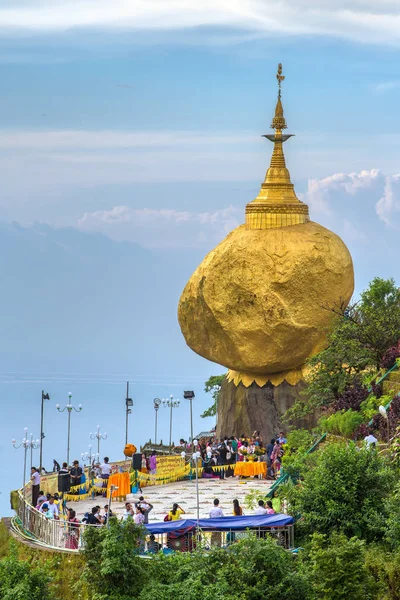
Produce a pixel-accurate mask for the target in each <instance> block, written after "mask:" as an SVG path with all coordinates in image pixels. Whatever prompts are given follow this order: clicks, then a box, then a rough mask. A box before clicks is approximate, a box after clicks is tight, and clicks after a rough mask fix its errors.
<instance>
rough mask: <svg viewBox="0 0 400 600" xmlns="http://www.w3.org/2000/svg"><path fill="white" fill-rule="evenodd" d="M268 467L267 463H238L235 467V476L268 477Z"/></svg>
mask: <svg viewBox="0 0 400 600" xmlns="http://www.w3.org/2000/svg"><path fill="white" fill-rule="evenodd" d="M266 474H267V465H266V463H265V462H238V463H236V465H235V475H239V476H242V477H254V475H266Z"/></svg>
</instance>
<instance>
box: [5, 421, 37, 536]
mask: <svg viewBox="0 0 400 600" xmlns="http://www.w3.org/2000/svg"><path fill="white" fill-rule="evenodd" d="M11 443H12V445H13V446H14V448H17V449H18V448H23V449H24V472H23V479H22V495H23V499H24V506H23V511H22V526H23V527H25V483H26V454H27V452H28V449H29V448H39V440H33V436H32V434H31V437H30V439H28V428H27V427H25V429H24V437H23V440H22V442H21V443H20V444H17V441H16V440H14V439H13V440H11Z"/></svg>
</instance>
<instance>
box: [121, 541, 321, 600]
mask: <svg viewBox="0 0 400 600" xmlns="http://www.w3.org/2000/svg"><path fill="white" fill-rule="evenodd" d="M148 568H149V569H150V570H151V573H152V575H151V577H150V579H149V581H148V583H147V584H146V586H145V587H144V589H143V591H142V593H141V594H140V596H139V600H154V599H155V598H162V600H226V599H227V598H229V600H243V599H244V598H246V600H259V599H260V598H263V600H276V598H279V599H280V600H308V599H310V598H311V597H312V596H311V595H310V590H309V586H308V585H307V580H306V576H305V575H303V574H302V573H299V572H297V571H296V561H295V559H294V558H293V556H292V555H291V554H289V553H288V552H287V551H286V550H284V549H283V548H281V547H280V546H278V545H277V544H276V543H275V541H273V540H272V539H271V538H266V539H264V540H257V539H256V538H254V537H252V536H249V537H248V538H246V539H243V540H240V541H238V542H236V543H234V544H232V545H231V546H230V547H229V549H228V550H226V549H222V548H211V550H210V551H209V552H207V554H204V553H202V552H196V553H194V554H192V555H187V554H184V553H182V554H176V555H174V556H172V557H163V556H161V557H155V558H154V559H153V560H152V561H151V562H150V561H149V564H148ZM132 599H133V596H132Z"/></svg>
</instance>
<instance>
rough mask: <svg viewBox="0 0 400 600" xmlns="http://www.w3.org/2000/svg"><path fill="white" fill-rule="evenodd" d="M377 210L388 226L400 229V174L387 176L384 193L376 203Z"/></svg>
mask: <svg viewBox="0 0 400 600" xmlns="http://www.w3.org/2000/svg"><path fill="white" fill-rule="evenodd" d="M376 212H377V215H378V217H379V218H380V219H381V220H382V221H383V222H384V223H386V225H387V226H388V227H392V228H394V229H400V174H399V175H392V176H391V177H386V181H385V187H384V190H383V195H382V197H381V198H380V199H379V201H378V202H377V204H376Z"/></svg>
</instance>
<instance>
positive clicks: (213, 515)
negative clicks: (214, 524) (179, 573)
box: [210, 498, 224, 519]
mask: <svg viewBox="0 0 400 600" xmlns="http://www.w3.org/2000/svg"><path fill="white" fill-rule="evenodd" d="M223 516H224V513H223V512H222V508H220V506H219V500H218V498H215V500H214V507H213V508H212V509H211V510H210V519H218V518H219V517H223Z"/></svg>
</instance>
